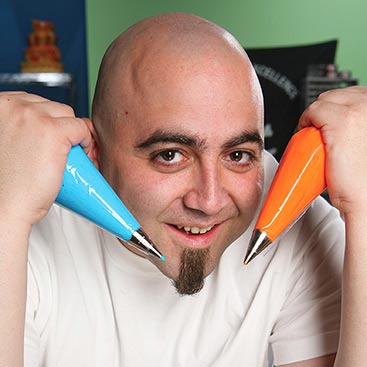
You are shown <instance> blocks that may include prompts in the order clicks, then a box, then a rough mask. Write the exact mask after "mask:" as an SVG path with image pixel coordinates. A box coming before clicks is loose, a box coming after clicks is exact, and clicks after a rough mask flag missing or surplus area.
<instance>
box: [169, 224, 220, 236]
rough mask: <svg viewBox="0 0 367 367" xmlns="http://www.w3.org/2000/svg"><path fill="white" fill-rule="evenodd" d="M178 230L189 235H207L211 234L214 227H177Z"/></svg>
mask: <svg viewBox="0 0 367 367" xmlns="http://www.w3.org/2000/svg"><path fill="white" fill-rule="evenodd" d="M175 227H176V228H178V229H179V230H181V231H184V232H186V233H187V234H195V235H198V234H205V233H207V232H209V231H210V230H211V229H212V228H213V227H214V225H213V226H209V227H195V226H192V227H191V226H175Z"/></svg>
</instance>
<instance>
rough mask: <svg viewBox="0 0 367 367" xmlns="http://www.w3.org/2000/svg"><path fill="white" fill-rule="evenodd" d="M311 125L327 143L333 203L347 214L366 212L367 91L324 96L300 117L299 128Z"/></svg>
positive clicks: (347, 90)
mask: <svg viewBox="0 0 367 367" xmlns="http://www.w3.org/2000/svg"><path fill="white" fill-rule="evenodd" d="M311 124H312V125H315V126H316V127H318V128H320V129H321V133H322V137H323V140H324V143H325V147H326V158H327V162H326V179H327V185H328V191H329V195H330V199H331V202H332V203H333V204H334V206H336V207H337V208H338V209H339V210H340V211H341V212H342V213H343V214H344V215H345V214H348V213H350V212H354V213H355V212H356V211H363V212H364V213H367V88H366V87H349V88H345V89H337V90H331V91H328V92H325V93H322V94H321V95H320V96H319V98H318V99H317V101H316V102H314V103H313V104H311V105H310V106H309V107H308V108H307V109H306V111H305V112H304V113H303V115H302V116H301V119H300V123H299V125H300V127H305V126H308V125H311ZM365 215H366V214H365Z"/></svg>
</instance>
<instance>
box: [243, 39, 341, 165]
mask: <svg viewBox="0 0 367 367" xmlns="http://www.w3.org/2000/svg"><path fill="white" fill-rule="evenodd" d="M336 47H337V40H331V41H327V42H322V43H317V44H310V45H302V46H289V47H272V48H255V49H246V52H247V54H248V55H249V57H250V59H251V61H252V63H253V65H254V67H255V70H256V73H257V75H258V77H259V80H260V84H261V87H262V90H263V94H264V104H265V147H266V149H267V150H269V151H270V152H271V153H272V154H273V155H274V156H275V157H276V158H277V159H278V160H279V159H280V158H281V156H282V154H283V151H284V148H285V146H286V145H287V143H288V141H289V139H290V137H291V136H292V134H293V133H294V130H295V128H296V126H297V122H298V118H299V116H300V115H301V113H302V109H303V108H301V98H300V93H301V92H300V90H301V81H302V79H303V78H304V77H305V76H306V73H307V68H308V66H309V65H315V64H334V60H335V54H336Z"/></svg>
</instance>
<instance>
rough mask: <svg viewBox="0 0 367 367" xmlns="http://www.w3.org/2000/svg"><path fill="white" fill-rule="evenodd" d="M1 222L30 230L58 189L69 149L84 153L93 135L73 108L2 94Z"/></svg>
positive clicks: (41, 99)
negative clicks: (17, 223)
mask: <svg viewBox="0 0 367 367" xmlns="http://www.w3.org/2000/svg"><path fill="white" fill-rule="evenodd" d="M0 131H1V134H0V207H1V212H2V216H5V215H6V216H7V217H11V218H14V219H15V218H16V219H17V220H22V221H25V222H27V223H28V224H30V225H32V224H33V223H35V222H37V221H38V220H40V219H41V218H42V217H43V216H44V215H45V214H46V213H47V211H48V209H49V208H50V206H51V205H52V203H53V202H54V199H55V198H56V196H57V194H58V191H59V189H60V186H61V182H62V178H63V172H64V167H65V164H66V160H67V154H68V152H69V150H70V148H71V146H72V145H75V144H81V145H82V146H83V147H84V148H86V149H88V146H89V145H90V144H91V133H90V131H89V129H88V127H87V124H86V123H85V122H84V121H83V120H82V119H78V118H76V117H75V115H74V112H73V110H72V108H71V107H69V106H66V105H63V104H61V103H57V102H51V101H49V100H46V99H44V98H42V97H39V96H35V95H32V94H27V93H23V92H10V93H6V92H4V93H0Z"/></svg>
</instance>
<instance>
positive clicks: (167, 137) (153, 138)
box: [135, 130, 205, 149]
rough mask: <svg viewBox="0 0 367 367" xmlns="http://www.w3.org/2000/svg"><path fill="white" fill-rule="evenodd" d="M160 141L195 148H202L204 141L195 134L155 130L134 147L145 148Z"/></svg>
mask: <svg viewBox="0 0 367 367" xmlns="http://www.w3.org/2000/svg"><path fill="white" fill-rule="evenodd" d="M161 143H178V144H183V145H187V146H189V147H191V148H196V149H203V147H204V145H205V141H204V140H201V139H198V138H197V137H196V136H192V135H188V134H182V133H174V132H169V131H163V130H156V131H154V132H153V133H152V134H151V135H150V136H149V137H148V138H147V139H145V140H144V141H142V142H141V143H138V144H137V145H136V146H135V148H136V149H147V148H150V147H151V146H153V145H155V144H161Z"/></svg>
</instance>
